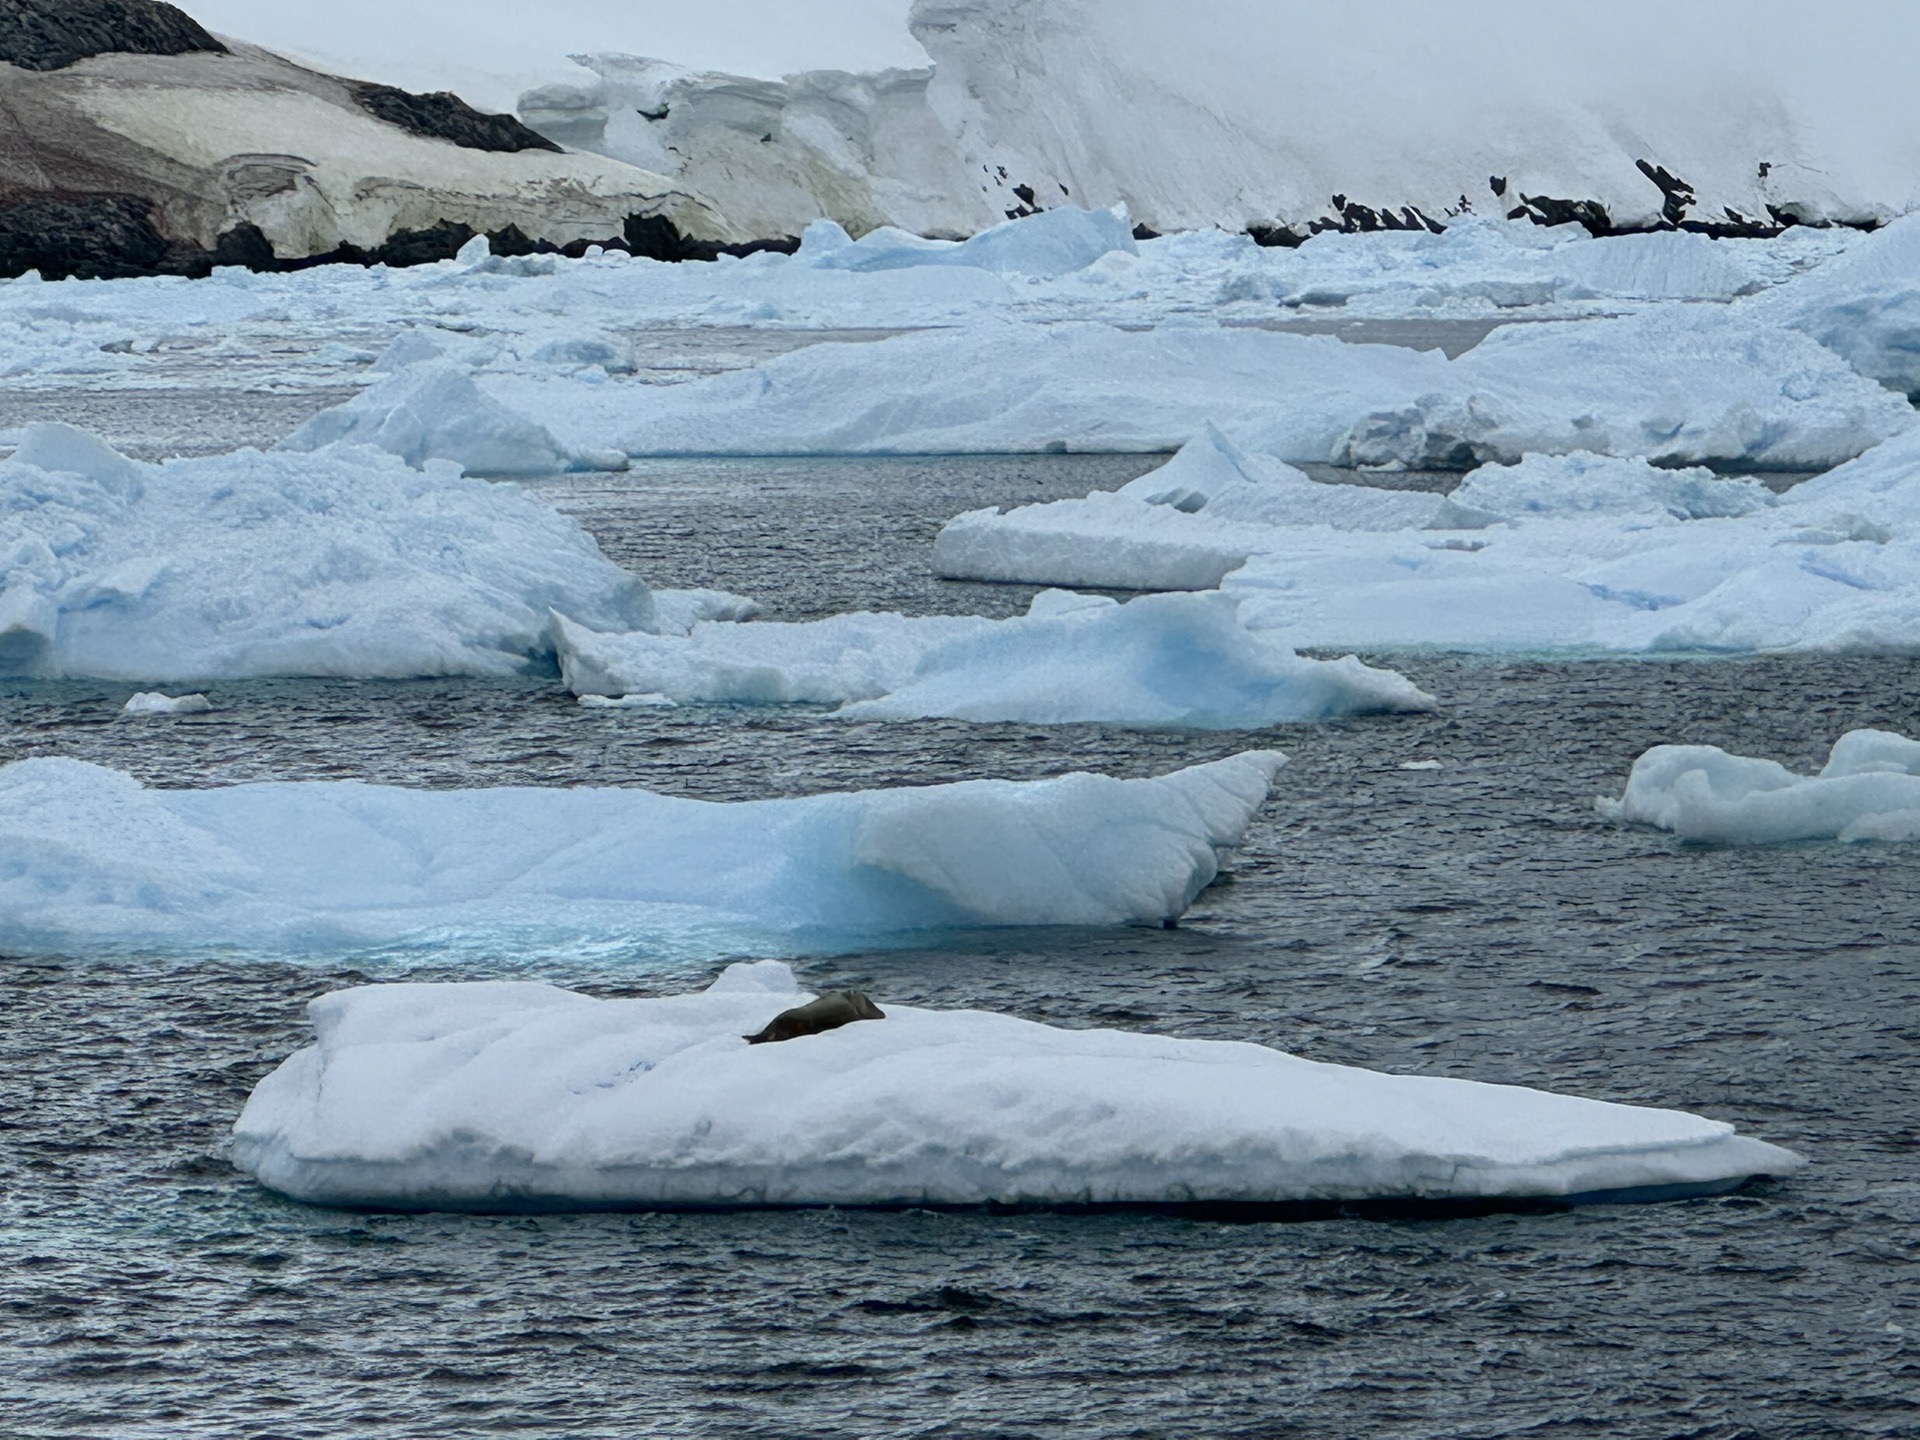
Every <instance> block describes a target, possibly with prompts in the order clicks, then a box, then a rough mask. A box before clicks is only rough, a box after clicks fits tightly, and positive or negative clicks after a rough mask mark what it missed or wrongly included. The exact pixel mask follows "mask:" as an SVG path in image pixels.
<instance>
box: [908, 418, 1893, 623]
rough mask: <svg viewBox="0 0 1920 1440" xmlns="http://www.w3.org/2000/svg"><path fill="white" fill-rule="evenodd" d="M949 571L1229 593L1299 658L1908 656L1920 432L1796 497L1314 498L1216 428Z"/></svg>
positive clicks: (1676, 482)
mask: <svg viewBox="0 0 1920 1440" xmlns="http://www.w3.org/2000/svg"><path fill="white" fill-rule="evenodd" d="M1216 507H1218V509H1217V510H1216ZM935 559H936V568H937V569H938V570H939V572H940V573H942V574H945V575H951V576H963V577H971V578H976V579H993V580H1022V581H1028V582H1033V583H1051V584H1080V585H1098V586H1110V587H1133V588H1157V587H1162V586H1165V587H1181V588H1204V587H1205V586H1208V585H1210V584H1214V583H1218V584H1220V585H1221V586H1222V589H1223V590H1224V592H1225V593H1226V594H1227V595H1229V596H1231V597H1232V598H1234V599H1235V600H1237V601H1238V603H1239V615H1240V618H1241V620H1242V622H1243V623H1244V624H1246V625H1247V626H1248V627H1249V628H1250V629H1254V630H1267V631H1271V632H1272V633H1273V634H1274V635H1275V636H1276V637H1277V638H1278V639H1280V640H1282V641H1284V642H1285V643H1287V644H1289V645H1293V646H1296V647H1303V648H1305V647H1313V648H1318V647H1336V648H1338V647H1353V648H1355V649H1360V650H1374V651H1381V650H1405V649H1441V650H1481V651H1519V652H1556V653H1570V654H1583V653H1601V652H1608V651H1626V652H1648V653H1651V652H1670V653H1686V652H1720V653H1729V652H1746V651H1764V650H1847V649H1877V650H1889V649H1891V650H1903V649H1911V648H1915V647H1917V646H1920V578H1917V577H1920V432H1916V431H1909V432H1907V433H1906V434H1904V435H1902V436H1900V437H1899V438H1897V439H1894V440H1891V441H1888V442H1887V443H1886V444H1884V445H1881V446H1879V447H1877V448H1876V449H1873V450H1871V451H1869V452H1868V453H1867V454H1865V455H1863V456H1861V457H1860V458H1859V459H1858V460H1855V461H1852V462H1851V463H1849V464H1847V465H1843V466H1841V467H1839V468H1838V469H1835V470H1833V471H1830V472H1829V473H1828V474H1826V475H1823V476H1821V477H1819V478H1817V479H1814V480H1810V481H1807V482H1806V483H1804V484H1801V485H1799V486H1796V487H1795V488H1793V489H1792V490H1790V491H1788V492H1787V493H1786V494H1785V495H1784V496H1781V497H1779V498H1778V499H1776V498H1775V497H1774V496H1772V495H1771V494H1770V493H1769V492H1768V491H1767V490H1766V489H1765V488H1764V487H1763V486H1761V485H1759V484H1758V483H1757V482H1754V481H1752V480H1726V479H1720V478H1717V477H1715V476H1713V475H1712V474H1710V473H1708V472H1706V471H1704V470H1682V471H1674V470H1667V469H1662V468H1658V467H1655V466H1653V465H1650V464H1649V463H1648V462H1647V461H1645V460H1642V459H1615V458H1602V457H1597V456H1590V455H1571V456H1564V457H1557V458H1556V457H1545V456H1529V457H1527V458H1526V459H1525V460H1524V461H1522V463H1520V464H1518V465H1515V466H1510V467H1509V466H1488V467H1484V468H1482V469H1480V470H1477V471H1475V472H1474V473H1473V474H1471V475H1470V476H1468V477H1467V479H1466V480H1465V481H1464V482H1463V483H1462V484H1461V485H1460V487H1459V488H1458V489H1457V490H1455V491H1454V493H1453V494H1452V495H1451V496H1450V497H1447V498H1445V499H1442V498H1440V497H1437V496H1426V495H1419V496H1414V495H1408V494H1405V493H1404V492H1397V491H1388V490H1374V489H1367V488H1364V487H1350V486H1333V485H1320V484H1316V483H1314V482H1312V481H1310V480H1308V479H1307V478H1306V477H1304V476H1301V475H1298V474H1297V473H1291V472H1289V471H1288V470H1287V469H1286V467H1284V466H1280V465H1278V464H1277V463H1276V462H1273V461H1271V460H1267V459H1263V458H1262V457H1257V456H1251V455H1248V454H1247V453H1246V452H1244V451H1241V450H1238V449H1237V448H1236V447H1234V446H1233V445H1232V444H1231V443H1230V442H1228V441H1226V440H1225V439H1224V437H1222V436H1220V435H1218V434H1217V433H1215V434H1210V435H1207V436H1203V437H1201V438H1200V439H1198V440H1196V441H1195V442H1194V443H1193V444H1192V445H1191V446H1189V447H1188V448H1187V449H1186V450H1184V451H1182V453H1181V454H1180V455H1179V456H1177V457H1176V458H1175V460H1174V461H1173V462H1171V463H1170V464H1169V465H1168V466H1167V467H1166V468H1165V469H1163V470H1161V471H1157V472H1155V473H1153V474H1150V475H1146V476H1143V477H1141V478H1140V479H1139V480H1136V481H1134V482H1133V483H1132V484H1130V485H1128V486H1127V487H1125V488H1124V489H1123V490H1121V491H1120V492H1118V493H1116V494H1110V495H1109V494H1096V495H1092V496H1089V497H1087V499H1085V500H1081V501H1060V502H1055V503H1052V504H1048V505H1041V506H1033V507H1026V508H1022V509H1016V510H1014V511H1013V512H1011V513H1010V514H1007V515H997V514H995V513H994V512H992V511H976V512H972V513H969V514H967V515H963V516H961V517H959V518H958V519H956V520H955V521H953V522H952V523H951V524H950V525H949V526H948V527H947V529H946V531H945V532H943V534H942V535H941V537H940V540H939V542H938V544H937V546H936V551H935ZM1221 577H1224V578H1221Z"/></svg>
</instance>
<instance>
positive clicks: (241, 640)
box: [0, 425, 649, 682]
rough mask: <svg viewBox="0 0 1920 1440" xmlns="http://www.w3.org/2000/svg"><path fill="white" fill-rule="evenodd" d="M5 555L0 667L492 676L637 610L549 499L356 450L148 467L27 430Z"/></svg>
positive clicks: (125, 672) (145, 675)
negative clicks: (558, 630)
mask: <svg viewBox="0 0 1920 1440" xmlns="http://www.w3.org/2000/svg"><path fill="white" fill-rule="evenodd" d="M0 556H4V557H6V560H5V566H4V577H5V579H4V589H0V674H7V675H29V676H41V677H58V676H69V677H76V676H91V677H95V678H99V679H108V680H143V681H156V682H167V681H177V680H188V679H212V678H238V677H243V676H262V675H337V676H349V677H361V678H377V677H395V678H398V677H409V676H421V675H500V674H509V673H513V672H514V671H517V670H521V669H524V668H525V667H526V666H527V665H528V663H529V662H535V661H541V660H545V659H547V658H548V657H550V656H551V654H552V641H551V639H550V638H549V636H548V633H547V632H548V626H549V619H548V612H549V610H550V609H551V608H552V607H554V606H562V607H564V608H565V609H566V610H567V611H568V613H570V614H574V615H578V616H581V617H582V618H583V619H590V623H594V624H599V625H604V626H607V627H608V628H620V629H625V628H631V627H634V626H639V625H645V624H647V623H648V620H649V600H648V595H647V590H646V587H645V586H644V585H642V584H641V583H640V582H639V581H638V580H636V579H635V578H634V577H633V576H631V575H629V574H628V573H627V572H626V571H624V570H621V569H620V568H619V567H617V566H615V565H614V564H612V563H611V562H610V561H608V560H607V559H606V558H605V557H604V556H603V555H601V553H600V551H599V549H598V547H597V546H595V544H594V543H593V541H592V539H591V538H590V537H589V536H588V535H587V534H586V532H585V531H583V530H582V529H581V528H580V527H579V525H578V524H577V523H575V522H574V521H573V520H571V519H569V518H566V517H564V516H562V515H560V514H558V513H557V512H555V511H554V510H553V509H552V508H551V507H550V506H547V505H545V504H543V503H541V502H540V501H538V500H536V499H534V498H533V497H531V496H529V495H526V494H524V493H522V492H521V491H519V490H517V489H515V488H513V487H511V486H497V485H489V484H487V483H486V482H484V481H480V480H471V479H466V478H463V477H461V476H460V475H459V474H458V473H457V472H456V471H455V470H454V468H453V467H452V466H450V465H446V464H442V463H438V462H429V463H428V465H427V468H426V469H425V470H424V471H416V470H412V469H409V468H408V467H407V466H405V465H403V464H402V463H401V462H400V461H399V460H396V459H392V458H390V457H388V456H385V455H381V454H378V453H376V452H374V451H371V450H365V449H352V450H346V451H328V452H322V453H319V454H313V455H298V454H273V455H263V454H260V453H258V452H256V451H251V450H243V451H240V452H239V453H237V454H233V455H222V456H218V457H215V458H211V459H201V460H174V461H169V462H168V463H166V464H164V465H142V464H137V463H135V462H134V461H131V460H128V459H126V458H125V457H124V456H122V455H119V454H117V453H116V452H114V451H113V450H111V449H109V448H108V447H107V446H105V445H103V444H102V443H101V442H100V441H98V440H96V439H95V438H93V437H92V436H91V435H88V434H86V433H85V432H83V431H79V430H74V429H71V428H69V427H67V426H64V425H34V426H30V427H28V429H27V430H26V432H25V435H24V439H23V441H22V444H21V446H20V448H19V450H18V451H17V452H16V453H15V455H14V456H13V458H12V459H10V460H6V461H0Z"/></svg>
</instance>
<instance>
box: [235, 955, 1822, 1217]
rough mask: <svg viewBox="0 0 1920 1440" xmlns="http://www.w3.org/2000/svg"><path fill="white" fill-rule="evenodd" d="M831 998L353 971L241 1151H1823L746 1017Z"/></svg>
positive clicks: (1132, 1040) (871, 1169)
mask: <svg viewBox="0 0 1920 1440" xmlns="http://www.w3.org/2000/svg"><path fill="white" fill-rule="evenodd" d="M811 998H812V997H811V996H810V995H808V994H806V993H805V992H803V991H802V990H800V988H799V986H798V985H797V983H796V982H795V980H794V976H793V972H792V971H791V970H790V969H788V968H787V966H785V965H784V964H781V963H780V962H778V961H761V962H760V963H758V964H755V965H748V964H736V965H732V966H730V967H728V969H727V970H726V972H725V973H724V974H722V975H721V977H720V978H719V979H718V980H717V981H715V982H714V984H713V985H712V986H710V987H709V988H708V989H707V990H706V991H705V992H703V993H700V994H690V995H678V996H671V997H668V998H664V999H657V1000H596V999H592V998H590V997H588V996H585V995H580V994H575V993H572V992H569V991H566V990H559V989H554V988H551V987H549V986H545V985H532V984H513V983H499V982H493V983H478V984H461V985H423V984H396V985H378V986H365V987H361V988H359V989H354V990H344V991H339V992H336V993H334V994H331V995H327V996H323V997H322V998H321V999H318V1000H316V1001H314V1002H313V1003H312V1004H311V1005H310V1006H309V1007H308V1013H309V1016H310V1018H311V1020H312V1022H313V1026H314V1029H315V1031H316V1032H317V1037H318V1038H317V1043H315V1044H313V1045H311V1046H308V1047H307V1048H306V1049H303V1050H300V1051H298V1052H297V1053H295V1054H294V1055H293V1056H292V1057H291V1058H289V1059H288V1060H286V1061H285V1062H284V1063H283V1064H282V1065H281V1066H280V1068H279V1069H277V1070H275V1071H274V1072H273V1073H272V1074H271V1075H269V1076H267V1077H266V1079H264V1080H262V1081H261V1082H260V1084H259V1085H258V1086H257V1087H256V1088H255V1090H254V1092H253V1095H252V1097H251V1098H250V1099H249V1100H248V1101H247V1105H246V1108H245V1109H244V1110H243V1111H242V1112H241V1115H240V1118H239V1120H238V1122H237V1123H236V1124H235V1126H234V1134H233V1156H234V1160H235V1161H236V1163H237V1164H238V1165H239V1166H240V1168H241V1169H243V1170H245V1171H247V1172H248V1173H250V1174H252V1175H253V1176H255V1177H256V1178H257V1179H258V1180H260V1182H261V1183H262V1184H265V1185H267V1186H269V1187H271V1188H272V1189H275V1190H278V1191H280V1192H282V1193H283V1194H287V1195H290V1196H292V1197H294V1198H295V1199H298V1200H305V1201H308V1202H311V1203H315V1204H324V1205H348V1206H353V1205H377V1206H382V1207H396V1208H401V1209H420V1210H426V1209H458V1210H514V1209H531V1208H538V1209H552V1208H569V1207H572V1208H591V1207H595V1206H634V1207H645V1206H739V1205H748V1206H782V1205H786V1206H795V1205H888V1206H898V1205H981V1204H989V1203H991V1204H1010V1205H1038V1206H1063V1205H1069V1206H1070V1205H1090V1204H1091V1205H1111V1204H1134V1205H1143V1204H1144V1205H1164V1204H1188V1203H1195V1202H1200V1203H1206V1202H1216V1203H1217V1202H1253V1203H1260V1202H1266V1203H1281V1202H1289V1201H1321V1202H1328V1201H1343V1200H1369V1199H1388V1198H1392V1199H1420V1200H1459V1199H1508V1200H1524V1199H1529V1198H1540V1197H1551V1198H1555V1199H1569V1198H1587V1199H1601V1198H1621V1199H1625V1198H1656V1197H1658V1196H1661V1195H1662V1194H1673V1193H1689V1192H1692V1193H1698V1192H1706V1191H1714V1190H1723V1189H1728V1188H1731V1187H1732V1186H1733V1185H1735V1184H1738V1183H1739V1182H1740V1181H1742V1180H1745V1179H1747V1178H1749V1177H1751V1176H1754V1175H1761V1174H1768V1175H1783V1174H1787V1173H1789V1172H1791V1171H1793V1170H1796V1169H1798V1168H1800V1166H1801V1165H1802V1164H1803V1163H1804V1162H1803V1161H1801V1159H1800V1158H1799V1157H1798V1156H1796V1155H1794V1154H1793V1153H1792V1152H1790V1151H1787V1150H1783V1149H1781V1148H1779V1147H1778V1146H1774V1145H1769V1144H1766V1143H1765V1142H1763V1141H1759V1140H1753V1139H1749V1138H1747V1137H1744V1136H1741V1135H1738V1134H1736V1133H1735V1131H1734V1128H1733V1126H1731V1125H1728V1124H1725V1123H1723V1122H1720V1121H1716V1120H1708V1119H1703V1118H1702V1117H1700V1116H1697V1115H1689V1114H1685V1113H1683V1112H1680V1111H1675V1110H1653V1109H1643V1108H1640V1107H1637V1106H1629V1105H1616V1104H1609V1103H1606V1102H1603V1101H1598V1100H1587V1099H1580V1098H1576V1097H1572V1096H1566V1095H1554V1094H1548V1093H1546V1092H1543V1091H1539V1090H1528V1089H1522V1088H1520V1087H1517V1086H1509V1085H1485V1084H1478V1083H1475V1082H1473V1081H1467V1080H1451V1079H1438V1078H1429V1077H1424V1076H1416V1075H1386V1074H1380V1073H1378V1072H1375V1071H1370V1070H1360V1069H1354V1068H1352V1067H1349V1066H1344V1065H1328V1064H1322V1063H1317V1062H1315V1061H1311V1060H1303V1059H1300V1058H1298V1057H1297V1056H1293V1055H1287V1054H1284V1053H1282V1052H1280V1051H1278V1050H1272V1049H1268V1048H1267V1047H1265V1046H1262V1045H1253V1044H1241V1043H1233V1042H1226V1041H1217V1040H1178V1039H1170V1038H1167V1037H1164V1036H1157V1035H1141V1034H1132V1033H1128V1032H1125V1031H1118V1030H1065V1029H1058V1028H1056V1027H1054V1026H1050V1025H1040V1024H1035V1023H1034V1022H1032V1021H1028V1020H1020V1019H1017V1018H1015V1017H1013V1016H1011V1015H999V1014H993V1013H991V1012H987V1011H980V1010H953V1011H943V1010H922V1009H918V1008H915V1007H911V1006H902V1005H893V1004H888V1005H887V1006H886V1007H885V1008H886V1018H885V1019H884V1020H878V1021H863V1022H860V1023H857V1024H851V1025H847V1026H844V1027H843V1028H841V1029H838V1030H831V1031H828V1032H826V1033H824V1034H819V1035H810V1036H805V1037H802V1038H800V1039H797V1040H791V1041H786V1042H783V1043H779V1044H771V1045H752V1046H750V1045H748V1044H747V1042H746V1041H745V1040H743V1039H742V1038H741V1037H742V1036H744V1035H749V1034H752V1033H754V1032H755V1031H757V1030H759V1029H760V1027H761V1026H763V1025H765V1024H766V1023H767V1021H768V1020H770V1019H772V1018H773V1016H774V1015H776V1014H777V1013H779V1012H780V1011H782V1010H785V1009H788V1008H790V1007H791V1006H794V1005H797V1004H800V1003H803V1002H804V1001H806V1000H809V999H811Z"/></svg>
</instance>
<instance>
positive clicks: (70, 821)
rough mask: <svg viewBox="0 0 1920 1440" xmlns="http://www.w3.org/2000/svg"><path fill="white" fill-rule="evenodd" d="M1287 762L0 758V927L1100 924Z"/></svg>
mask: <svg viewBox="0 0 1920 1440" xmlns="http://www.w3.org/2000/svg"><path fill="white" fill-rule="evenodd" d="M1282 763H1283V761H1282V758H1281V757H1280V756H1279V755H1276V754H1272V753H1269V752H1263V751H1254V752H1248V753H1246V754H1242V755H1238V756H1235V757H1233V758H1231V759H1227V760H1218V761H1215V762H1213V763H1211V764H1207V765H1198V766H1194V767H1193V768H1191V769H1187V770H1181V771H1178V772H1176V773H1174V774H1171V775H1166V776H1162V777H1160V778H1158V779H1151V780H1117V779H1111V778H1108V777H1106V776H1101V775H1087V774H1074V775H1067V776H1063V777H1061V778H1059V779H1054V780H1043V781H1034V782H1027V783H1016V782H1013V781H999V780H975V781H967V782H963V783H960V784H952V785H934V786H927V787H924V788H909V789H896V790H868V791H856V792H851V793H847V794H837V795H816V796H811V797H807V798H804V799H791V800H758V801H749V802H744V803H739V804H716V803H713V802H710V801H702V800H684V799H678V798H675V797H672V796H667V795H658V794H654V793H652V792H650V791H646V790H615V789H571V790H558V789H528V788H518V787H508V788H500V789H484V790H447V791H426V790H403V789H395V788H389V787H384V786H376V785H364V784H358V783H351V782H300V783H291V782H267V783H260V784H250V785H238V786H233V787H231V788H224V789H210V790H155V789H148V788H146V787H144V786H142V785H141V784H140V783H139V782H138V781H136V780H134V779H133V778H132V777H131V776H128V775H124V774H121V773H120V772H118V771H114V770H107V769H103V768H101V767H99V766H96V765H89V764H83V763H81V762H79V761H73V760H23V761H19V762H17V763H15V764H12V765H8V766H5V767H0V944H8V945H19V946H43V945H58V946H62V947H71V946H75V945H158V946H163V947H167V948H178V947H182V946H186V947H191V948H194V949H204V948H209V947H222V946H229V945H247V946H250V947H254V948H256V949H258V948H261V947H268V948H276V949H282V950H287V951H294V952H301V951H326V950H337V949H342V948H354V947H359V946H364V945H369V944H378V943H388V942H393V943H403V942H404V943H430V944H433V945H436V946H443V945H447V944H450V943H454V942H472V943H482V944H485V945H486V946H487V947H488V949H489V953H500V952H505V951H509V950H514V949H517V948H521V947H525V948H539V947H541V946H544V945H548V944H551V943H556V942H557V940H559V939H560V938H572V939H584V940H588V941H593V942H597V943H615V944H626V943H631V944H633V945H636V946H638V945H646V944H658V945H681V946H683V948H684V947H691V948H692V949H694V950H697V951H699V953H703V954H711V953H714V950H715V948H716V947H717V948H718V949H720V951H721V952H722V953H724V952H725V950H726V948H728V947H729V946H740V945H749V946H761V945H768V944H786V945H791V944H793V943H795V941H796V937H808V938H811V939H813V940H817V941H819V942H820V943H831V944H837V943H845V942H849V941H854V940H858V939H860V938H862V937H879V936H885V935H888V934H895V933H900V932H907V931H915V930H926V929H937V928H942V927H948V926H982V925H1118V924H1126V923H1134V922H1139V923H1148V922H1154V921H1159V920H1163V919H1167V918H1171V917H1174V916H1177V915H1179V914H1180V913H1181V912H1183V911H1184V910H1185V909H1186V908H1187V907H1188V906H1189V905H1190V904H1191V903H1192V902H1193V899H1194V897H1195V896H1196V895H1198V894H1199V893H1200V891H1201V890H1202V889H1203V888H1205V887H1206V886H1207V885H1208V884H1210V883H1211V882H1212V881H1213V879H1214V878H1215V876H1216V874H1217V873H1218V869H1219V864H1220V858H1219V857H1220V853H1221V851H1222V850H1224V849H1226V848H1229V847H1231V846H1234V845H1237V844H1238V843H1239V841H1240V838H1241V835H1242V834H1243V832H1244V831H1245V830H1246V827H1247V825H1248V824H1249V823H1250V822H1251V820H1252V818H1253V816H1254V814H1255V812H1256V811H1257V810H1258V809H1259V808H1260V805H1261V803H1262V801H1263V800H1264V799H1265V798H1266V794H1267V786H1268V784H1269V782H1270V781H1271V779H1272V777H1273V774H1274V772H1275V771H1276V770H1277V769H1279V767H1280V765H1281V764H1282Z"/></svg>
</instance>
